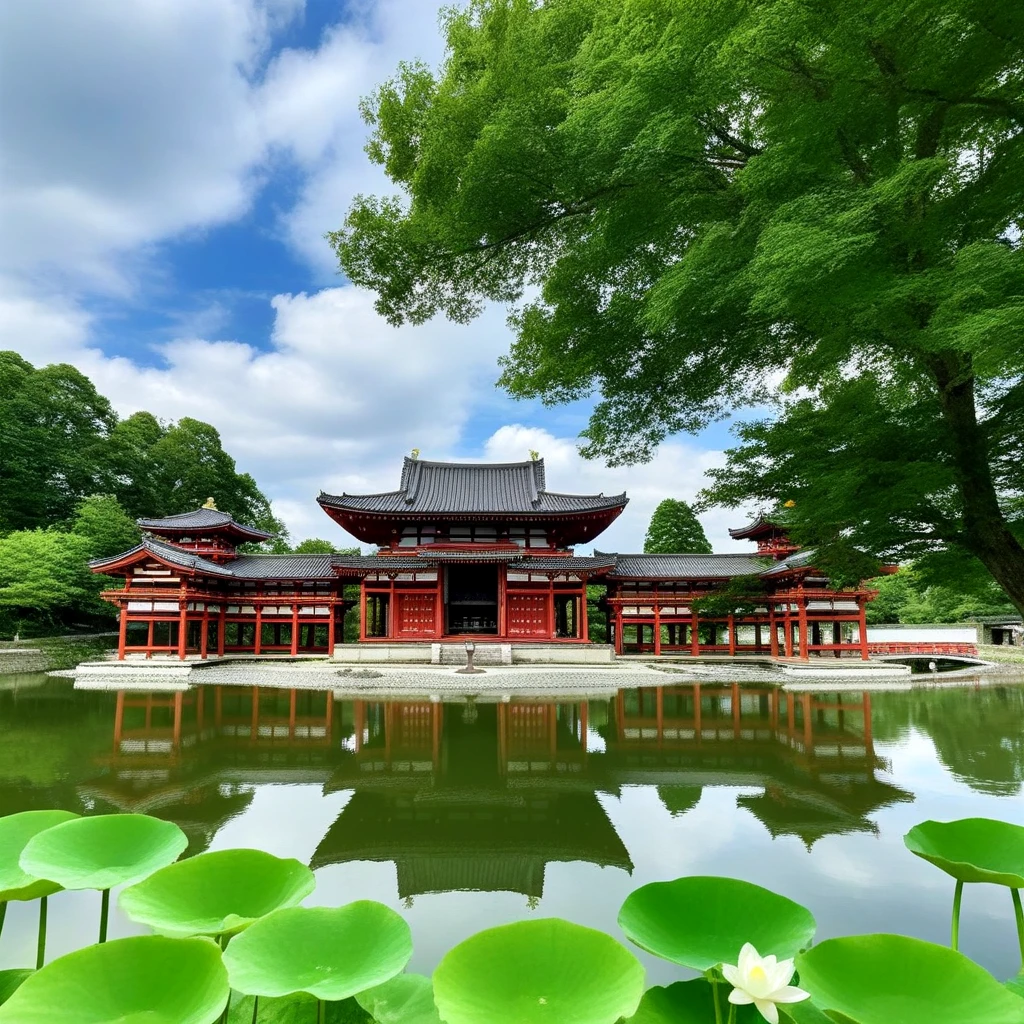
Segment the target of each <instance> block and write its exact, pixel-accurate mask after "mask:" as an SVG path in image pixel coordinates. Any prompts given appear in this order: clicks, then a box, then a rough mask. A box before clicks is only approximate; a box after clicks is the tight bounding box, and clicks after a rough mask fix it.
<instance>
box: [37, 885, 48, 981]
mask: <svg viewBox="0 0 1024 1024" xmlns="http://www.w3.org/2000/svg"><path fill="white" fill-rule="evenodd" d="M45 959H46V897H45V896H43V897H42V899H40V901H39V940H38V942H37V943H36V970H37V971H38V970H39V969H40V968H41V967H42V966H43V961H44V960H45Z"/></svg>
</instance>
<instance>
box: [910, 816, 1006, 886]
mask: <svg viewBox="0 0 1024 1024" xmlns="http://www.w3.org/2000/svg"><path fill="white" fill-rule="evenodd" d="M903 842H904V843H905V844H906V847H907V849H908V850H909V851H910V852H911V853H913V854H916V855H917V856H918V857H921V858H922V859H924V860H926V861H928V862H930V863H931V864H934V865H935V866H936V867H937V868H941V869H942V870H943V871H945V872H946V874H947V875H951V876H952V877H953V878H955V879H956V880H957V881H958V882H990V883H992V884H993V885H1008V886H1010V887H1011V888H1015V889H1019V888H1021V887H1024V828H1022V827H1021V826H1020V825H1011V824H1010V823H1009V822H1006V821H994V820H992V819H991V818H961V819H959V820H958V821H922V822H921V823H920V824H919V825H915V826H914V827H913V828H912V829H911V830H910V831H909V832H908V833H907V834H906V835H905V836H904V837H903Z"/></svg>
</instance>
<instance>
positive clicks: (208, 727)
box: [82, 684, 911, 898]
mask: <svg viewBox="0 0 1024 1024" xmlns="http://www.w3.org/2000/svg"><path fill="white" fill-rule="evenodd" d="M885 767H886V766H885V764H884V762H883V761H882V759H881V758H879V757H878V756H877V755H876V754H875V752H874V746H873V743H872V735H871V702H870V696H869V695H868V694H855V695H852V694H842V695H836V694H833V695H830V696H829V697H827V698H822V697H819V696H814V695H812V694H789V693H784V692H781V691H779V690H777V689H775V688H771V687H764V688H759V689H757V688H755V689H752V688H749V687H742V688H741V687H740V686H738V685H732V686H729V685H724V686H723V685H708V684H694V685H687V686H677V687H664V688H658V689H641V690H624V691H620V692H619V693H618V694H617V695H616V696H615V697H614V698H612V699H611V700H607V699H600V700H592V701H589V702H588V701H580V702H542V701H538V700H527V699H513V700H511V701H507V702H504V703H488V702H481V701H474V700H472V699H470V700H467V701H464V702H463V703H451V704H441V703H438V702H432V701H429V700H421V701H390V702H388V701H378V700H368V701H362V700H358V701H349V700H344V701H335V700H334V697H333V695H332V694H330V693H323V692H313V691H306V690H279V689H259V688H240V687H207V688H205V689H195V690H189V691H183V692H176V693H170V694H167V693H165V694H129V693H121V694H119V695H118V698H117V705H116V712H115V722H114V744H113V752H112V754H111V755H110V756H109V757H108V758H106V759H105V761H104V763H103V765H102V769H103V774H102V775H101V776H100V777H99V778H98V779H96V780H94V781H93V782H92V783H90V784H89V785H88V786H86V787H82V795H83V796H85V797H88V798H91V799H93V800H96V801H98V802H102V803H105V804H108V805H110V806H112V807H115V808H117V809H120V810H126V811H127V810H131V811H143V812H146V813H150V814H155V815H156V816H158V817H162V818H168V819H170V820H173V821H176V822H178V824H180V825H181V826H182V827H183V828H184V829H185V831H186V832H187V833H188V835H189V837H190V839H191V840H192V845H191V847H190V850H191V852H193V853H195V852H198V851H199V850H201V849H205V848H206V847H207V846H208V845H209V843H210V841H211V840H212V838H213V836H214V835H215V834H216V832H217V831H218V830H219V829H220V828H221V827H222V826H223V825H224V824H225V823H226V822H227V821H228V820H230V819H231V818H232V817H234V816H236V815H237V814H239V813H241V812H243V811H244V810H245V809H246V808H247V807H248V805H249V803H250V802H251V800H252V795H253V789H252V787H254V786H256V785H265V784H270V785H273V784H296V783H305V784H315V785H319V786H322V787H323V790H324V792H325V793H329V792H340V791H350V792H351V794H352V795H351V797H350V799H349V801H348V803H347V804H346V805H345V807H344V808H343V809H342V811H341V813H340V814H339V816H338V818H337V820H336V821H335V822H334V824H333V825H332V826H331V827H330V828H329V829H328V831H327V834H326V835H324V836H323V838H322V839H321V840H320V842H319V844H318V845H317V848H316V850H315V853H314V854H313V857H312V861H311V864H312V866H313V867H314V868H319V867H325V866H327V865H331V864H345V863H349V862H353V861H378V862H388V861H391V862H394V864H395V866H396V871H397V880H398V892H399V895H400V896H402V897H409V896H415V895H418V894H421V893H430V892H448V891H457V890H464V891H486V892H497V891H508V892H519V893H522V894H524V895H526V896H529V897H531V898H534V897H539V896H540V895H541V894H542V891H543V885H544V875H545V869H546V866H547V865H548V864H549V863H558V862H568V861H584V862H589V863H591V864H596V865H600V866H606V867H612V868H620V869H622V870H625V871H631V870H632V861H631V859H630V855H629V852H628V851H627V849H626V847H625V846H624V844H623V842H622V840H621V839H620V838H619V836H618V834H617V832H616V830H615V827H614V825H613V823H612V822H611V820H610V819H609V817H608V815H607V813H606V811H605V808H604V806H603V805H602V800H601V796H602V794H608V795H618V794H620V793H621V791H622V789H623V787H629V786H635V785H649V786H653V787H656V789H657V792H658V794H659V796H660V797H661V800H662V802H663V803H664V805H665V806H666V808H667V809H668V810H669V811H670V812H671V813H672V814H673V815H676V816H679V815H682V814H685V813H686V811H687V810H689V809H690V808H692V807H693V806H694V805H695V804H696V803H697V802H698V800H699V799H700V796H701V793H702V791H703V788H704V787H706V786H726V787H738V788H742V789H749V790H753V791H755V792H751V793H746V794H741V795H739V796H738V797H737V804H738V806H740V807H743V808H745V809H747V810H749V811H750V812H751V813H752V814H754V815H755V816H756V817H757V818H758V819H759V820H760V821H761V822H762V823H763V824H764V825H765V827H766V828H767V829H768V831H769V832H770V833H771V834H772V836H775V837H778V836H784V835H793V836H798V837H800V838H801V839H802V840H803V841H804V843H805V844H806V845H807V846H808V847H809V846H811V845H812V844H813V843H814V842H815V841H816V840H817V839H819V838H821V837H822V836H825V835H830V834H840V833H847V832H856V831H862V832H864V831H869V832H870V831H877V828H876V826H875V824H874V822H873V821H872V820H871V818H870V815H872V814H873V813H874V812H876V811H878V810H879V809H881V808H883V807H885V806H888V805H890V804H892V803H896V802H900V801H904V800H909V799H911V797H910V795H909V794H908V793H906V792H904V791H903V790H900V789H898V788H897V787H895V786H893V785H891V784H889V783H887V782H885V781H883V780H882V779H880V778H879V777H878V774H877V773H878V772H879V771H880V770H884V769H885ZM756 791H759V792H756Z"/></svg>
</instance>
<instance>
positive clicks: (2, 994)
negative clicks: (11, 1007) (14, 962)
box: [0, 967, 35, 1006]
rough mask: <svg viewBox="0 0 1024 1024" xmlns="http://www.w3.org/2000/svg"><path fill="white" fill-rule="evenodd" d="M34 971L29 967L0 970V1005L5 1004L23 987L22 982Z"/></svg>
mask: <svg viewBox="0 0 1024 1024" xmlns="http://www.w3.org/2000/svg"><path fill="white" fill-rule="evenodd" d="M34 973H35V972H34V971H33V970H32V969H31V968H29V967H25V968H17V969H15V970H13V971H0V1006H3V1005H4V1003H6V1002H7V1000H8V999H10V998H11V996H13V995H14V993H15V992H16V991H17V990H18V989H19V988H20V987H21V983H22V982H23V981H24V980H25V979H26V978H28V977H30V976H31V975H32V974H34Z"/></svg>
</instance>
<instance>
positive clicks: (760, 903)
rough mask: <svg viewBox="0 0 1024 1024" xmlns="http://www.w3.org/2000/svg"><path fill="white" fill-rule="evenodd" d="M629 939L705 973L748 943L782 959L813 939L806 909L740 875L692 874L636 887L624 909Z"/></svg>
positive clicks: (734, 958) (621, 922) (733, 959)
mask: <svg viewBox="0 0 1024 1024" xmlns="http://www.w3.org/2000/svg"><path fill="white" fill-rule="evenodd" d="M619 927H620V928H621V929H622V930H623V931H624V932H625V933H626V936H627V937H628V938H629V939H630V941H632V942H635V943H636V944H637V945H638V946H639V947H640V948H641V949H646V950H647V951H648V952H649V953H653V954H654V955H655V956H660V957H661V958H662V959H664V960H670V961H671V962H672V963H675V964H681V965H682V966H683V967H691V968H693V969H694V970H697V971H706V970H707V969H708V968H710V967H717V966H718V965H719V964H723V963H726V964H734V963H736V961H737V959H738V958H739V954H740V949H741V948H742V947H743V944H744V943H745V942H749V943H752V944H753V945H754V946H755V947H756V948H757V949H758V950H760V951H761V952H762V953H763V954H765V955H767V954H769V953H772V954H774V955H775V956H777V957H778V958H779V959H780V960H784V959H787V958H789V957H792V956H795V955H796V953H797V952H798V951H799V950H801V949H803V948H804V947H805V946H806V945H807V944H808V943H809V942H810V941H811V939H812V938H813V937H814V931H815V928H816V925H815V922H814V915H813V914H811V912H810V911H809V910H807V908H806V907H802V906H800V904H799V903H794V902H793V901H792V900H790V899H787V898H786V897H785V896H780V895H779V894H778V893H774V892H771V891H770V890H768V889H762V888H761V886H759V885H753V884H751V883H750V882H743V881H740V880H739V879H736V878H718V877H715V876H710V875H693V876H691V877H688V878H677V879H676V880H675V881H673V882H652V883H650V884H649V885H643V886H641V887H640V888H639V889H635V890H634V891H633V892H631V893H630V894H629V896H627V897H626V902H625V903H623V904H622V909H621V910H620V911H619Z"/></svg>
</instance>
